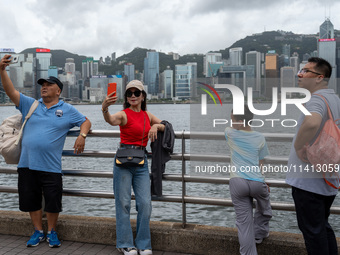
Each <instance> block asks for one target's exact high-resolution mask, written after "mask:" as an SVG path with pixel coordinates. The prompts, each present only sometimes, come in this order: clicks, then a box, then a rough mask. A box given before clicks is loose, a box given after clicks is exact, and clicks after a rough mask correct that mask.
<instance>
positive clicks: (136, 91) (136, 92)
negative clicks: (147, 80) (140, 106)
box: [126, 90, 142, 97]
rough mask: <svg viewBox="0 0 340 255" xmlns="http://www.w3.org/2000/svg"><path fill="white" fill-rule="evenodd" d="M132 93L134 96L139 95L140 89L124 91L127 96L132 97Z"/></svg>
mask: <svg viewBox="0 0 340 255" xmlns="http://www.w3.org/2000/svg"><path fill="white" fill-rule="evenodd" d="M132 94H133V95H135V96H136V97H139V96H140V95H141V94H142V91H140V90H135V91H134V92H132V91H131V90H128V91H126V96H127V97H132Z"/></svg>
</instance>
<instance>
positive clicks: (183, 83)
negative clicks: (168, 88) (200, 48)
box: [175, 63, 197, 99]
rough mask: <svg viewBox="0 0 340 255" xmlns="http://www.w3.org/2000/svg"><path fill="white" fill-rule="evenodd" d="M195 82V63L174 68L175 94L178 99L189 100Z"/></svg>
mask: <svg viewBox="0 0 340 255" xmlns="http://www.w3.org/2000/svg"><path fill="white" fill-rule="evenodd" d="M196 81H197V63H187V64H186V65H176V66H175V86H176V89H175V93H176V97H177V98H178V99H189V98H190V97H191V95H192V93H195V92H193V91H194V87H196V86H194V85H195V83H196Z"/></svg>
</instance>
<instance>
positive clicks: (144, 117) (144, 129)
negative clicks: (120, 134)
mask: <svg viewBox="0 0 340 255" xmlns="http://www.w3.org/2000/svg"><path fill="white" fill-rule="evenodd" d="M145 114H146V113H145V112H143V115H144V127H143V136H142V144H141V146H142V147H143V141H144V131H145Z"/></svg>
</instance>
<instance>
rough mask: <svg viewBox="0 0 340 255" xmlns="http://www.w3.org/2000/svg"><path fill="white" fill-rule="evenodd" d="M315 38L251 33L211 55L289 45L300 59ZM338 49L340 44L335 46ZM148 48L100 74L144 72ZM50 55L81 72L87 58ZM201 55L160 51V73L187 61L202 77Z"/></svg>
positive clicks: (313, 46)
mask: <svg viewBox="0 0 340 255" xmlns="http://www.w3.org/2000/svg"><path fill="white" fill-rule="evenodd" d="M317 37H318V34H313V35H304V34H294V33H292V32H285V31H268V32H263V33H259V34H253V35H250V36H247V37H245V38H243V39H241V40H238V41H236V42H235V43H233V44H232V45H231V46H230V47H228V48H225V49H222V50H212V52H221V53H222V57H223V59H227V58H228V57H229V49H230V48H235V47H242V48H243V57H244V58H245V53H246V52H248V51H251V50H256V51H259V52H262V53H267V52H268V51H269V50H275V51H276V53H278V54H279V55H280V54H281V53H282V47H283V45H285V44H289V45H290V51H291V54H292V53H293V52H297V53H298V54H299V56H300V58H302V56H303V54H305V53H309V54H310V53H311V52H313V51H315V50H316V49H317ZM335 37H336V38H340V31H339V30H335ZM338 47H340V45H339V46H338ZM36 49H37V48H30V49H26V50H24V51H22V52H21V53H34V55H35V52H36ZM147 51H150V49H145V48H135V49H133V50H132V51H131V52H129V53H126V54H124V55H122V56H120V57H118V58H117V60H116V62H112V65H100V66H99V71H100V72H103V73H104V74H106V75H109V74H117V73H122V71H124V64H125V63H132V64H134V65H135V70H136V71H137V70H138V71H139V72H143V69H144V58H145V57H146V52H147ZM51 53H52V65H55V66H58V67H64V66H65V62H66V58H74V61H75V63H76V70H77V71H81V63H82V60H85V59H86V56H80V55H77V54H74V53H70V52H67V51H65V50H51ZM203 57H204V55H203V54H188V55H184V56H180V58H179V60H173V58H172V56H171V55H168V54H165V53H162V52H160V53H159V65H160V66H159V70H160V72H163V71H164V70H165V69H166V68H167V66H169V67H170V68H171V69H172V70H175V65H177V64H186V63H188V62H196V63H197V74H198V77H202V75H203V74H202V73H203Z"/></svg>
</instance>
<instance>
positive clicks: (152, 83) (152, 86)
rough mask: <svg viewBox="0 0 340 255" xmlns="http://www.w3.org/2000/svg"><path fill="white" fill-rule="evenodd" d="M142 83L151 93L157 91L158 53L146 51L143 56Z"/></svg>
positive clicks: (156, 93)
mask: <svg viewBox="0 0 340 255" xmlns="http://www.w3.org/2000/svg"><path fill="white" fill-rule="evenodd" d="M144 83H145V85H147V86H148V91H149V93H150V94H151V95H158V93H159V53H158V52H156V51H148V52H147V53H146V58H144Z"/></svg>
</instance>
